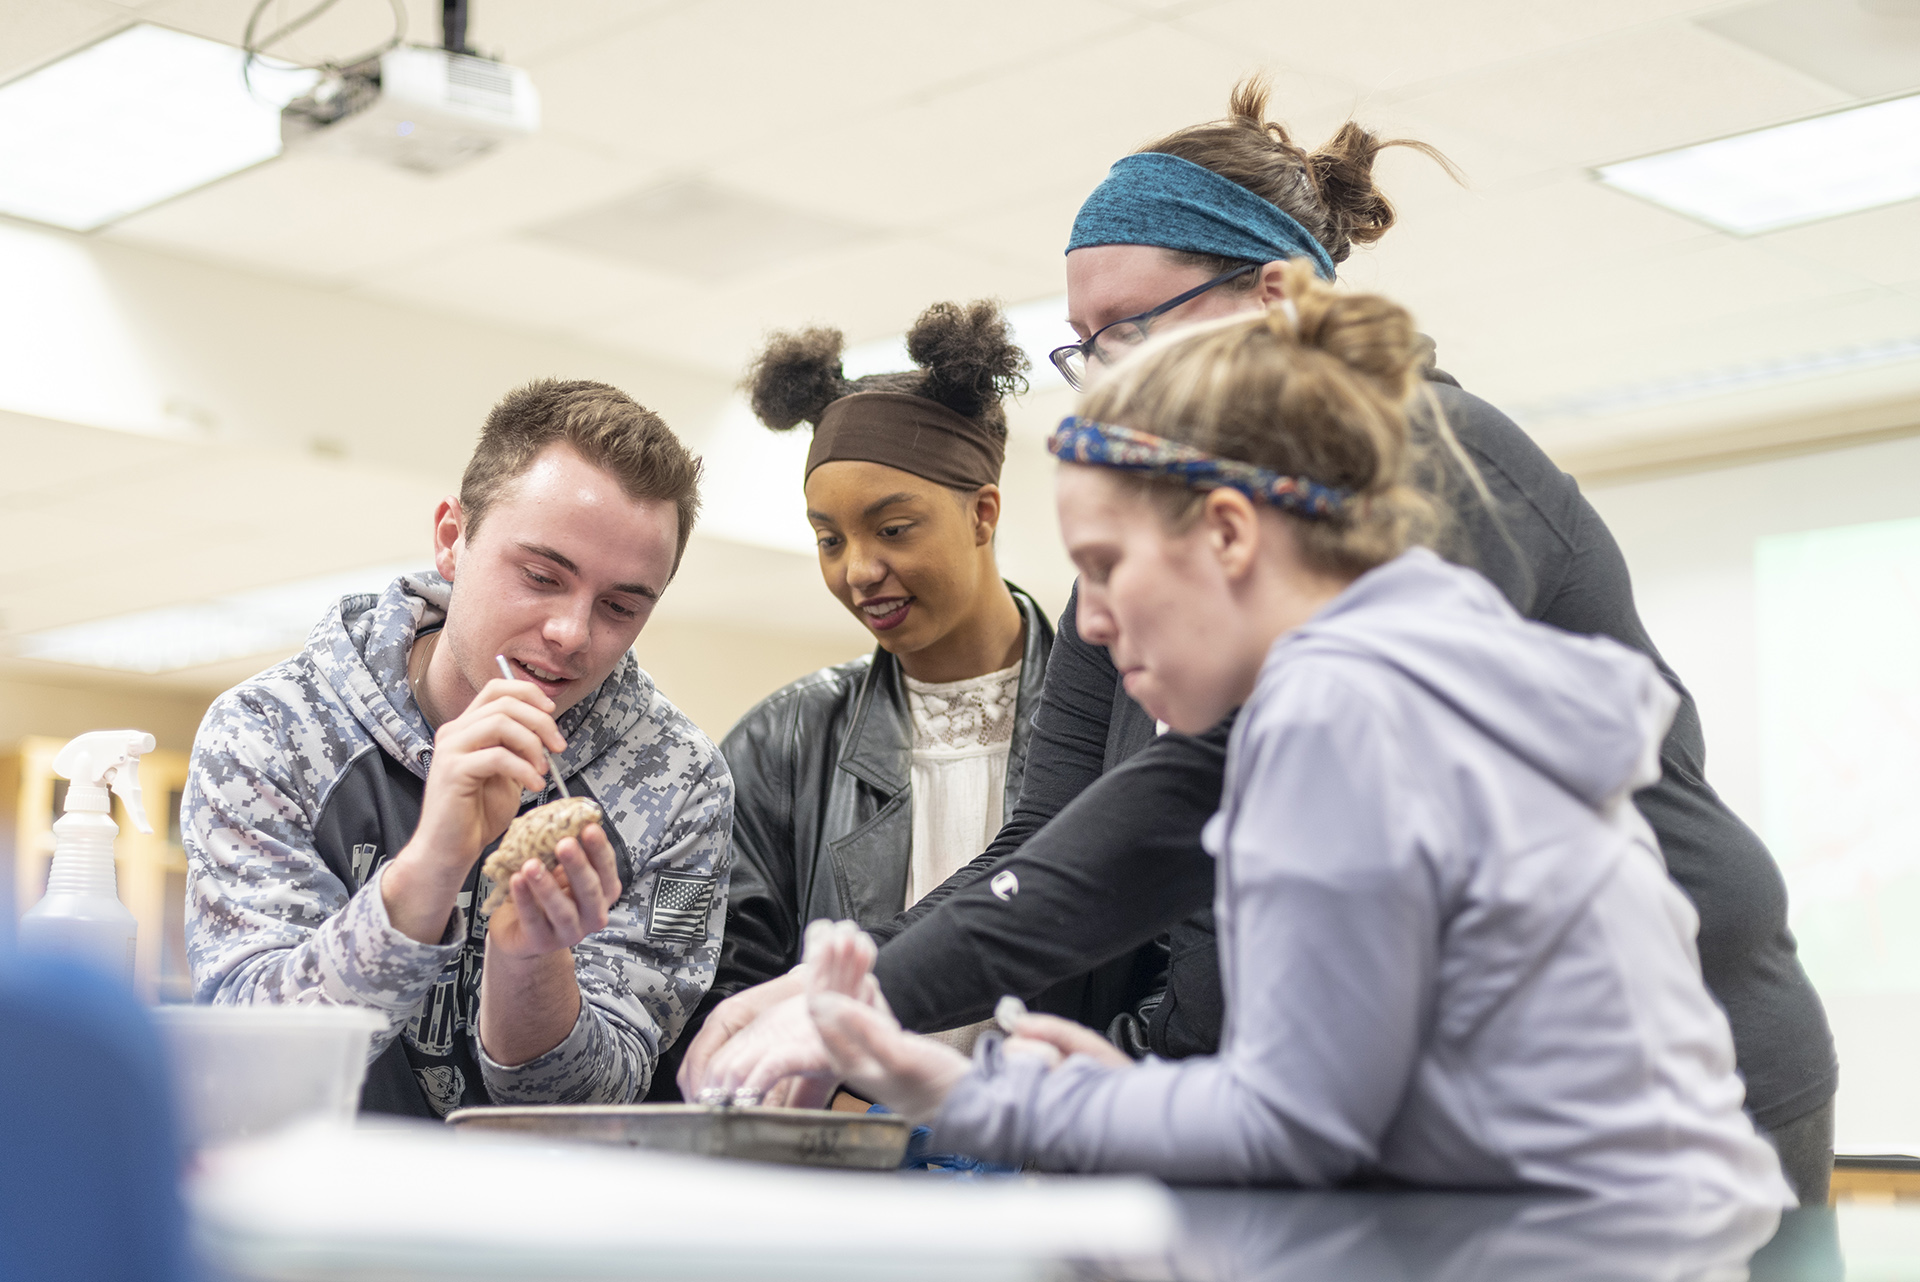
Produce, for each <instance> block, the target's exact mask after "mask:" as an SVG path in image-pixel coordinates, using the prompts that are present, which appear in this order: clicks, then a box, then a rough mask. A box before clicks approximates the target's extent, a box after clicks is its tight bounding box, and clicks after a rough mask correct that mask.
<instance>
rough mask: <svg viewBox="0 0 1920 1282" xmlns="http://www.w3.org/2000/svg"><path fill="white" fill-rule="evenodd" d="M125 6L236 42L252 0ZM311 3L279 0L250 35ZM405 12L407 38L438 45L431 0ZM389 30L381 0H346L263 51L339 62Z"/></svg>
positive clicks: (409, 5)
mask: <svg viewBox="0 0 1920 1282" xmlns="http://www.w3.org/2000/svg"><path fill="white" fill-rule="evenodd" d="M129 7H130V8H137V9H138V11H139V17H140V18H141V20H143V21H146V22H157V23H159V24H160V25H161V26H165V27H172V28H174V29H175V30H176V31H190V32H192V33H193V34H194V35H196V36H205V37H206V38H207V39H209V40H218V41H220V42H221V43H223V44H230V45H239V44H240V43H241V41H242V39H243V38H244V37H245V35H246V30H247V18H248V17H249V16H250V15H251V14H252V13H253V9H254V0H147V3H145V4H140V5H138V6H129ZM311 7H312V5H311V3H310V0H280V3H277V4H274V5H272V6H270V7H269V8H268V10H267V11H266V12H265V13H264V14H262V15H261V18H260V25H259V26H258V27H257V28H256V29H255V36H256V38H264V37H266V36H267V35H269V34H271V33H272V32H273V31H274V29H275V24H276V23H278V24H284V23H286V22H287V21H288V20H289V19H292V18H295V17H298V16H299V15H300V14H302V13H304V12H306V11H307V10H308V9H310V8H311ZM406 11H407V29H406V39H407V42H408V43H409V44H427V45H438V44H439V43H440V6H439V4H437V3H435V2H434V0H406ZM393 31H394V22H393V10H392V8H391V7H390V5H389V4H388V3H387V0H349V3H346V4H336V5H334V6H333V7H332V8H330V9H329V10H327V11H326V12H325V13H323V14H321V15H320V16H319V17H318V18H316V19H315V20H314V21H313V22H311V23H309V24H308V25H306V26H304V27H302V28H301V29H300V30H299V31H298V32H296V33H294V34H293V35H291V36H289V37H287V39H286V40H284V41H282V42H280V43H278V44H275V45H274V46H273V47H272V49H270V50H269V52H270V53H272V54H274V55H275V56H277V57H280V58H283V59H286V60H288V61H298V62H326V61H343V60H345V59H348V58H354V57H358V56H359V55H361V54H364V53H368V52H370V51H372V50H374V49H377V48H379V47H380V46H381V45H383V44H385V43H386V42H387V41H388V40H389V39H391V38H392V35H393Z"/></svg>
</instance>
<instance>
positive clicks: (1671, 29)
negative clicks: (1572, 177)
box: [1397, 21, 1849, 167]
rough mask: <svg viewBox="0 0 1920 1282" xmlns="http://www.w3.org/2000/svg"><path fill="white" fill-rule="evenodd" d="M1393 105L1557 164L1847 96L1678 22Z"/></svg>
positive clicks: (1780, 115)
mask: <svg viewBox="0 0 1920 1282" xmlns="http://www.w3.org/2000/svg"><path fill="white" fill-rule="evenodd" d="M1397 101H1398V103H1399V105H1400V106H1401V107H1402V108H1403V109H1405V110H1406V111H1408V112H1410V113H1412V114H1413V115H1416V116H1418V117H1421V118H1424V119H1427V120H1431V121H1433V122H1435V124H1436V125H1438V126H1440V127H1442V128H1443V129H1459V130H1461V131H1462V132H1463V133H1466V134H1469V135H1472V136H1476V137H1481V138H1487V139H1492V140H1494V141H1496V142H1499V143H1502V144H1505V145H1507V146H1510V147H1512V148H1513V149H1514V150H1515V152H1516V153H1517V154H1519V155H1531V156H1538V157H1540V158H1541V159H1542V160H1543V161H1545V162H1546V163H1548V164H1550V165H1553V166H1556V167H1559V166H1576V165H1597V164H1603V163H1606V162H1608V161H1613V160H1620V159H1625V158H1627V157H1629V156H1638V155H1644V154H1646V153H1648V152H1654V151H1659V150H1661V149H1663V148H1667V147H1677V146H1681V145H1684V144H1688V143H1695V142H1700V141H1703V140H1705V139H1709V138H1716V137H1719V136H1721V135H1723V134H1729V133H1738V132H1740V131H1742V130H1747V129H1756V128H1759V127H1761V126H1764V125H1770V124H1776V123H1779V122H1782V121H1786V120H1792V119H1795V118H1797V117H1800V116H1804V115H1810V114H1813V113H1815V112H1819V111H1823V110H1826V109H1828V108H1831V107H1836V106H1840V105H1842V104H1844V103H1846V102H1848V101H1849V99H1848V97H1847V95H1845V94H1843V93H1842V92H1841V91H1839V90H1838V89H1834V88H1832V87H1830V86H1827V85H1823V84H1821V83H1819V82H1818V81H1816V80H1813V79H1812V78H1810V77H1808V76H1805V75H1802V74H1801V73H1799V72H1797V71H1793V70H1791V69H1790V68H1787V67H1783V66H1781V65H1780V64H1779V63H1776V62H1774V61H1772V60H1771V59H1768V58H1764V57H1762V56H1760V55H1759V54H1756V53H1754V52H1753V51H1751V50H1749V49H1744V48H1741V47H1740V46H1738V45H1735V44H1733V43H1732V42H1731V41H1728V40H1723V39H1721V38H1720V37H1718V36H1715V35H1713V34H1712V33H1710V32H1707V31H1703V30H1701V29H1700V28H1699V27H1696V26H1694V25H1693V24H1692V23H1688V22H1677V21H1675V22H1663V23H1654V24H1650V25H1648V26H1643V27H1639V28H1636V29H1634V30H1632V31H1629V32H1625V33H1622V34H1620V35H1616V36H1610V37H1606V38H1603V39H1598V40H1591V41H1587V42H1585V43H1582V44H1578V45H1574V46H1572V47H1569V48H1566V49H1563V50H1558V51H1555V52H1552V53H1548V54H1543V55H1542V56H1539V57H1536V58H1529V59H1525V60H1522V61H1520V62H1518V63H1514V64H1510V65H1507V66H1502V67H1497V68H1492V69H1489V70H1487V71H1485V72H1481V73H1476V74H1474V75H1470V76H1464V77H1460V78H1457V79H1455V80H1451V81H1448V82H1447V83H1446V84H1444V85H1442V86H1440V87H1436V88H1432V89H1425V90H1416V91H1413V92H1411V93H1409V94H1408V95H1406V96H1405V97H1404V98H1399V99H1397ZM1430 140H1431V141H1434V142H1440V143H1441V145H1443V146H1444V145H1445V144H1444V142H1443V141H1442V140H1441V139H1440V138H1437V137H1436V138H1433V139H1430Z"/></svg>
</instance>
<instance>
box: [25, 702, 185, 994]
mask: <svg viewBox="0 0 1920 1282" xmlns="http://www.w3.org/2000/svg"><path fill="white" fill-rule="evenodd" d="M152 751H153V736H152V735H150V734H147V733H146V732H144V731H141V730H95V731H92V732H91V733H89V734H83V735H81V736H80V737H79V738H77V739H73V740H70V741H69V742H68V744H67V746H66V747H64V748H62V749H60V751H59V753H58V755H56V756H55V757H54V759H53V772H54V773H55V774H57V775H59V776H61V777H62V778H64V779H68V780H71V781H72V782H70V783H69V784H68V785H67V806H66V811H67V812H66V814H65V815H63V816H61V818H60V821H59V822H58V823H56V824H54V825H53V867H52V869H51V870H50V871H49V872H48V874H47V893H46V897H45V898H43V899H42V900H41V901H40V902H39V903H37V904H35V905H34V906H33V907H32V908H30V909H28V910H27V914H26V916H24V917H22V918H21V919H20V947H22V948H23V949H32V950H34V951H36V952H58V953H66V954H68V955H70V956H77V957H80V958H82V959H84V960H86V961H89V962H91V963H93V964H94V965H95V966H98V967H101V968H103V969H105V970H108V971H109V972H111V973H113V974H116V975H119V976H121V977H122V978H124V979H126V980H127V982H129V983H131V982H132V981H133V940H134V933H135V930H136V923H135V921H134V916H133V914H132V913H130V912H128V911H127V907H126V905H125V904H122V903H121V902H120V895H119V889H118V884H117V881H116V879H115V877H114V872H113V839H114V838H115V837H117V836H119V835H120V827H119V825H118V824H116V823H114V822H113V799H112V798H111V797H110V796H108V791H109V790H111V791H113V792H116V793H118V794H120V800H121V801H123V802H125V803H126V806H127V814H128V815H129V816H131V817H132V819H133V822H134V826H135V827H137V828H139V829H140V831H141V832H152V831H153V825H151V824H149V823H148V822H147V812H146V810H145V808H144V807H143V806H142V805H141V804H140V754H141V753H143V752H152Z"/></svg>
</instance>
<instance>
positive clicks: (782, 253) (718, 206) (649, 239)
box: [526, 178, 872, 284]
mask: <svg viewBox="0 0 1920 1282" xmlns="http://www.w3.org/2000/svg"><path fill="white" fill-rule="evenodd" d="M526 234H527V235H529V236H532V237H534V238H536V239H539V240H544V241H548V242H550V243H552V244H555V245H559V246H562V247H564V248H568V249H572V250H575V251H576V252H579V253H585V254H591V255H595V256H598V257H601V258H606V259H612V260H615V261H619V262H626V263H631V264H634V265H637V266H639V267H641V268H644V269H646V270H649V271H654V272H662V273H665V274H667V275H669V276H673V277H676V278H679V279H681V280H688V281H698V282H701V283H705V284H719V283H721V282H723V281H729V280H733V279H735V278H737V277H740V276H745V275H751V274H756V273H759V272H762V271H765V270H767V269H768V268H779V267H783V266H787V265H789V264H792V263H795V262H798V261H801V260H803V259H806V258H809V257H812V256H814V255H816V254H822V253H828V252H831V251H834V250H838V249H844V248H846V247H847V246H849V245H854V244H858V243H860V242H861V241H864V240H868V239H871V236H872V231H871V229H870V228H866V227H861V226H858V225H856V224H853V223H848V222H843V221H841V220H838V219H831V218H822V217H820V216H819V215H818V214H810V213H806V212H803V211H801V210H797V209H793V208H790V207H788V206H786V205H782V204H780V203H778V202H776V201H771V200H763V199H761V198H760V197H757V196H750V195H747V194H745V193H744V192H737V191H732V190H729V189H727V188H725V187H720V186H716V185H715V184H713V183H710V182H707V181H706V180H704V179H700V178H683V179H678V180H675V181H672V182H669V183H666V184H664V185H661V186H656V187H649V188H647V189H645V190H643V191H638V192H632V193H629V194H628V195H625V196H621V197H620V198H619V199H617V200H615V201H613V202H611V203H609V204H605V205H599V206H596V207H594V208H592V209H585V210H580V211H577V212H575V213H571V214H567V215H564V216H563V217H560V218H557V219H554V220H553V221H551V222H547V223H542V224H540V225H539V226H536V227H532V228H529V229H528V231H527V233H526Z"/></svg>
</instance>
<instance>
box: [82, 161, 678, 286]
mask: <svg viewBox="0 0 1920 1282" xmlns="http://www.w3.org/2000/svg"><path fill="white" fill-rule="evenodd" d="M654 176H655V175H654V173H653V172H652V171H649V170H646V169H644V168H642V167H638V166H635V165H634V164H632V163H631V162H624V161H623V162H614V161H610V160H607V159H605V158H604V157H602V156H599V155H596V154H594V153H593V152H590V151H588V150H586V149H584V148H582V147H579V146H577V145H575V144H572V143H568V142H566V141H564V140H562V139H559V138H555V137H552V136H541V137H537V138H533V139H529V140H527V141H525V142H520V143H515V144H511V145H508V146H503V147H502V148H501V149H500V150H499V151H498V152H496V153H494V154H493V155H490V156H486V157H483V158H481V159H479V160H476V161H474V162H473V163H471V164H469V165H466V166H464V167H462V168H460V169H456V170H453V171H451V172H449V173H445V174H439V175H423V174H415V173H410V172H407V171H405V170H402V169H398V168H394V167H392V166H388V165H384V164H380V163H378V162H376V161H371V160H360V159H355V158H349V157H341V156H332V155H323V154H317V153H313V152H302V151H299V150H297V149H296V150H295V151H293V152H290V153H289V154H287V155H285V156H282V157H280V158H279V159H278V160H272V161H268V162H267V163H266V164H264V165H260V166H258V167H256V168H254V169H251V170H248V171H247V172H245V173H243V174H238V175H236V176H235V177H233V178H232V179H229V180H228V181H226V182H222V183H216V184H215V185H213V186H211V187H206V188H202V189H201V190H200V191H197V192H192V193H189V194H188V195H186V196H183V197H181V198H180V199H178V200H175V201H170V202H168V203H167V204H164V205H161V206H158V207H157V208H154V209H150V210H147V211H146V212H144V213H140V214H136V215H134V216H133V217H131V218H128V219H125V220H123V221H121V222H119V223H116V224H115V225H114V226H113V227H111V228H110V229H108V230H107V232H105V233H104V236H105V238H106V239H110V240H115V241H120V242H123V243H127V244H140V245H147V246H152V247H156V248H163V249H167V250H170V251H174V252H180V253H190V254H195V255H198V256H201V257H206V258H212V259H216V260H220V261H225V262H232V263H243V264H246V265H248V266H250V267H256V268H261V269H265V270H269V271H275V272H279V273H282V274H286V275H290V276H297V277H304V278H307V279H309V280H317V281H322V282H327V283H333V284H351V283H358V282H361V281H366V280H371V279H375V278H376V277H378V276H380V275H382V274H384V273H385V272H387V271H389V270H394V269H398V268H403V267H404V266H405V265H406V264H408V263H409V262H410V261H412V260H415V259H417V258H419V257H421V256H424V255H426V254H430V253H433V252H435V251H439V250H443V249H447V248H450V247H453V246H457V245H460V244H463V243H467V242H471V241H474V240H476V239H479V238H482V237H484V236H486V235H487V234H489V233H492V232H499V231H504V230H507V229H510V228H513V227H517V226H519V225H521V224H524V223H527V222H531V221H535V220H538V219H542V218H551V217H553V216H555V215H557V214H560V213H563V212H566V211H568V210H571V209H574V208H577V207H578V206H580V205H581V204H585V203H592V202H595V201H600V200H605V199H607V198H609V197H611V196H614V195H616V194H618V193H620V192H623V191H627V190H631V189H632V188H633V187H634V186H635V185H636V184H637V183H642V182H645V181H646V180H647V179H649V178H652V177H654ZM475 269H476V270H477V271H478V270H483V269H482V268H481V266H480V264H477V263H476V264H475Z"/></svg>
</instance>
